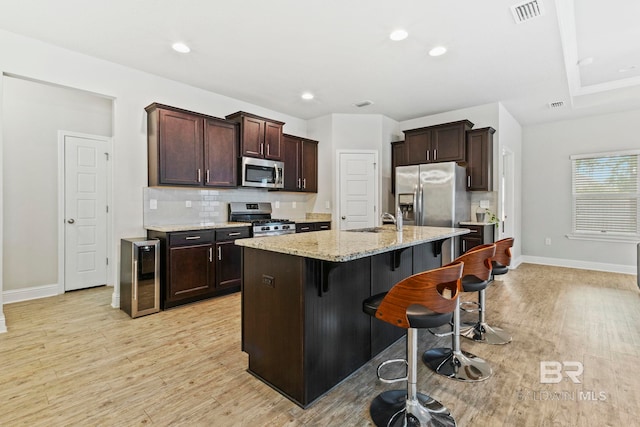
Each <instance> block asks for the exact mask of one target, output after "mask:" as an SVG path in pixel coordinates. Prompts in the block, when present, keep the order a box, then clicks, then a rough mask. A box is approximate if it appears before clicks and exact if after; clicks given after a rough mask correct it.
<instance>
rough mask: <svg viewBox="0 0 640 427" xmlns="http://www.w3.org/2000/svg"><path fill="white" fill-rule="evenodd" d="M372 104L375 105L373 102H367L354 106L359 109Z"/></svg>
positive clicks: (357, 103)
mask: <svg viewBox="0 0 640 427" xmlns="http://www.w3.org/2000/svg"><path fill="white" fill-rule="evenodd" d="M372 104H373V101H369V100H365V101H360V102H356V103H355V104H353V105H355V106H356V107H358V108H362V107H366V106H368V105H372Z"/></svg>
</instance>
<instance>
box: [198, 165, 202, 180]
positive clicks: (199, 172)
mask: <svg viewBox="0 0 640 427" xmlns="http://www.w3.org/2000/svg"><path fill="white" fill-rule="evenodd" d="M201 179H202V171H201V170H200V168H198V182H200V180H201Z"/></svg>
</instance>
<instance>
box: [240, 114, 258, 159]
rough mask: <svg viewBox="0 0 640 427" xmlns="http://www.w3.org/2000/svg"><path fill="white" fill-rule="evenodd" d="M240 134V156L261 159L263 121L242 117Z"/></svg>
mask: <svg viewBox="0 0 640 427" xmlns="http://www.w3.org/2000/svg"><path fill="white" fill-rule="evenodd" d="M241 132H242V136H241V140H240V144H241V146H242V148H241V151H242V155H243V156H249V157H262V156H263V154H262V153H263V152H264V120H260V119H254V118H253V117H242V131H241Z"/></svg>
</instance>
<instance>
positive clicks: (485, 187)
mask: <svg viewBox="0 0 640 427" xmlns="http://www.w3.org/2000/svg"><path fill="white" fill-rule="evenodd" d="M495 132H496V130H495V129H493V128H491V127H486V128H481V129H474V130H470V131H468V132H467V189H468V190H470V191H492V188H491V187H492V183H491V181H492V177H493V171H492V167H491V165H492V164H493V134H494V133H495Z"/></svg>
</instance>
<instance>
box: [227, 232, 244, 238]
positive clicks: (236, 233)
mask: <svg viewBox="0 0 640 427" xmlns="http://www.w3.org/2000/svg"><path fill="white" fill-rule="evenodd" d="M240 234H242V233H240V232H238V231H237V232H235V233H229V234H227V236H229V237H233V236H239V235H240Z"/></svg>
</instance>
